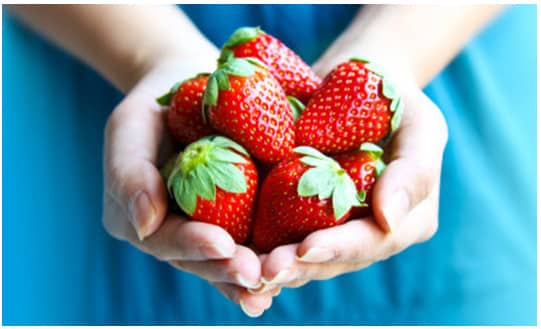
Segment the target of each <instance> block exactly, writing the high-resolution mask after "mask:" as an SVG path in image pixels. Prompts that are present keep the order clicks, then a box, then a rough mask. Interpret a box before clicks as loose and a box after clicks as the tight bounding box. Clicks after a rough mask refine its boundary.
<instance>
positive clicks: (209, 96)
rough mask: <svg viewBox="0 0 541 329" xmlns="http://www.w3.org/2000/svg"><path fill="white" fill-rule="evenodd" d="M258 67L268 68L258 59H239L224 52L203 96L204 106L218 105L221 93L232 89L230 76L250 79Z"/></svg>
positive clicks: (228, 51)
mask: <svg viewBox="0 0 541 329" xmlns="http://www.w3.org/2000/svg"><path fill="white" fill-rule="evenodd" d="M258 67H262V68H266V66H265V64H263V63H261V61H259V60H258V59H256V58H237V57H235V56H233V52H232V51H230V50H226V51H224V52H222V54H221V55H220V58H219V59H218V68H217V69H216V71H214V73H212V74H211V75H210V76H209V79H208V82H207V87H206V88H205V94H204V95H203V106H204V107H206V106H209V105H216V104H218V96H219V93H220V91H222V90H229V88H231V86H230V84H229V76H231V75H233V76H238V77H249V76H251V75H253V74H254V73H255V71H256V70H257V69H258Z"/></svg>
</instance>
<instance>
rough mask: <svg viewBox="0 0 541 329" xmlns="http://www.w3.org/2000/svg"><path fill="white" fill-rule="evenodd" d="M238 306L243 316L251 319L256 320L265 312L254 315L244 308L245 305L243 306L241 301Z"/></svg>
mask: <svg viewBox="0 0 541 329" xmlns="http://www.w3.org/2000/svg"><path fill="white" fill-rule="evenodd" d="M239 304H240V308H241V309H242V311H243V312H244V314H246V315H248V316H249V317H251V318H257V317H260V316H261V315H262V314H263V312H265V311H261V312H259V313H255V312H251V311H249V310H248V309H247V308H246V305H244V302H243V301H242V300H241V301H240V302H239Z"/></svg>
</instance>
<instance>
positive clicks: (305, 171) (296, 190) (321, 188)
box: [253, 146, 360, 252]
mask: <svg viewBox="0 0 541 329" xmlns="http://www.w3.org/2000/svg"><path fill="white" fill-rule="evenodd" d="M294 152H295V153H296V154H295V155H293V156H292V157H291V158H290V159H288V160H286V161H283V162H281V163H280V164H278V165H277V166H276V167H274V168H273V169H272V170H271V172H270V173H269V174H268V176H267V178H266V179H265V181H264V182H263V185H262V188H261V191H260V194H259V201H258V208H257V211H256V221H255V224H254V233H253V243H254V246H255V247H256V248H257V249H258V250H259V251H260V252H269V251H271V250H272V249H273V248H275V247H277V246H280V245H283V244H288V243H295V242H299V241H301V240H302V239H304V238H305V237H306V236H307V235H308V234H310V233H311V232H313V231H315V230H319V229H323V228H327V227H331V226H334V225H338V224H341V223H343V222H344V221H345V220H346V219H347V218H348V217H349V214H350V209H351V207H353V206H358V205H360V202H359V200H358V199H357V193H356V190H355V183H354V182H353V180H352V179H351V178H350V177H349V175H348V174H347V173H346V172H345V171H344V169H342V168H341V167H340V165H339V164H338V163H337V162H336V161H334V160H333V159H332V158H330V157H327V156H325V155H323V154H322V153H320V152H319V151H317V150H315V149H313V148H311V147H306V146H301V147H297V148H295V150H294Z"/></svg>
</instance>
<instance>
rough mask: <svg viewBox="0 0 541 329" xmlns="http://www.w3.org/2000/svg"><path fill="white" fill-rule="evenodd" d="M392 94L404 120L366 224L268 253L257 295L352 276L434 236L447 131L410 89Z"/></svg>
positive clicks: (336, 229)
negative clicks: (400, 104) (398, 99)
mask: <svg viewBox="0 0 541 329" xmlns="http://www.w3.org/2000/svg"><path fill="white" fill-rule="evenodd" d="M401 81H404V80H401ZM408 81H412V80H408ZM398 87H399V90H400V92H401V95H402V100H403V101H404V104H405V109H404V115H403V119H402V123H401V124H400V126H399V129H398V130H397V131H396V133H395V135H394V137H393V140H392V143H391V144H390V145H389V146H388V147H387V148H386V150H385V155H386V159H385V160H386V163H388V166H387V168H386V169H385V171H384V172H383V174H382V175H381V176H380V178H379V179H378V181H377V182H376V185H375V186H374V194H373V202H372V207H373V210H374V217H373V218H364V219H354V220H350V221H348V222H346V223H345V224H343V225H339V226H336V227H333V228H328V229H324V230H319V231H316V232H313V233H312V234H310V235H309V236H308V237H306V238H305V239H304V241H302V242H301V243H297V244H290V245H286V246H281V247H278V248H276V249H274V250H273V251H271V252H270V253H269V254H268V255H267V256H266V258H265V259H264V262H263V267H262V276H263V281H264V282H265V287H263V288H261V289H260V290H259V291H261V292H265V291H267V290H268V289H274V288H276V287H299V286H302V285H304V284H305V283H307V282H309V281H310V280H325V279H329V278H332V277H335V276H338V275H341V274H344V273H347V272H351V271H357V270H360V269H362V268H365V267H367V266H369V265H370V264H373V263H374V262H377V261H380V260H384V259H387V258H388V257H391V256H392V255H394V254H396V253H399V252H401V251H402V250H404V249H406V248H408V247H409V246H411V245H413V244H415V243H419V242H422V241H425V240H427V239H429V238H430V237H432V236H433V235H434V234H435V232H436V230H437V226H438V198H439V186H440V172H441V163H442V156H443V150H444V147H445V144H446V142H447V126H446V124H445V120H444V118H443V116H442V114H441V112H440V111H439V109H438V108H437V106H436V105H435V104H434V103H432V102H431V101H430V100H429V99H428V98H427V96H426V95H424V94H423V92H422V91H421V90H420V89H419V88H418V87H417V86H416V85H415V84H414V83H413V82H407V81H406V82H403V83H401V84H399V85H398Z"/></svg>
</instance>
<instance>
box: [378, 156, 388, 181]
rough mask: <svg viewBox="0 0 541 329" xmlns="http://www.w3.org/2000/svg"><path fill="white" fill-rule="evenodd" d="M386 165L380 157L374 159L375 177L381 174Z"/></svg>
mask: <svg viewBox="0 0 541 329" xmlns="http://www.w3.org/2000/svg"><path fill="white" fill-rule="evenodd" d="M386 167H387V165H386V164H385V162H383V161H382V160H381V159H377V160H376V178H378V177H379V176H381V174H382V173H383V170H385V168H386Z"/></svg>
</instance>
